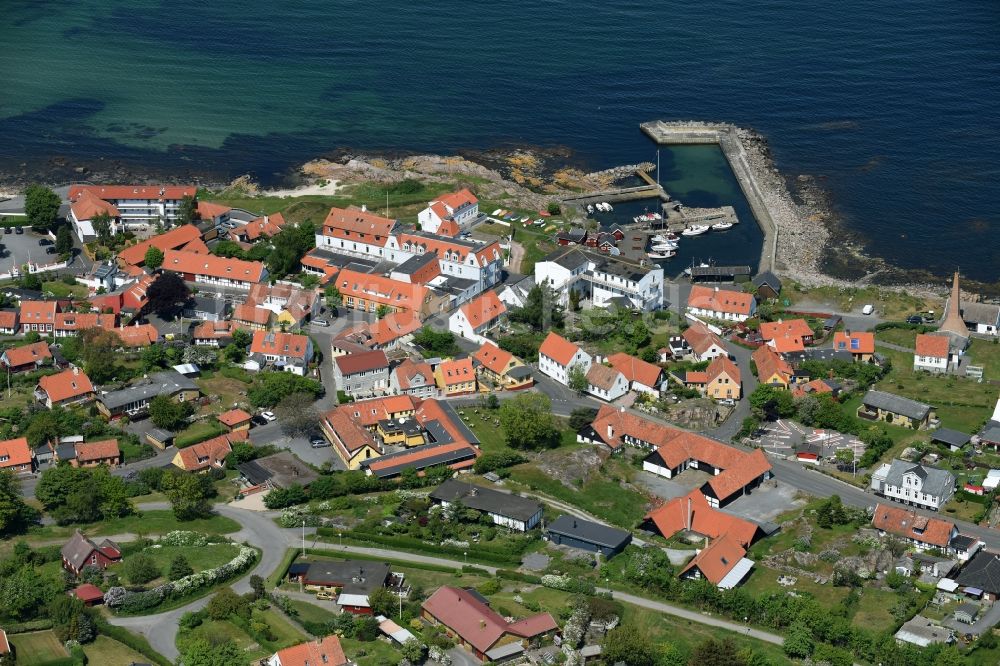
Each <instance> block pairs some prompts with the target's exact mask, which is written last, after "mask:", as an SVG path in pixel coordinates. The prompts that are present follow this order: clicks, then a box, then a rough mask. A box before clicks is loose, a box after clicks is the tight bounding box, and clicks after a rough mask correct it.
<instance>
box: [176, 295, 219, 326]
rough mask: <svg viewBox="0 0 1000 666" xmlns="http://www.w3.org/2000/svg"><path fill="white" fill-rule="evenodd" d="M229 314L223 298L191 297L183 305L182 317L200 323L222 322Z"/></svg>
mask: <svg viewBox="0 0 1000 666" xmlns="http://www.w3.org/2000/svg"><path fill="white" fill-rule="evenodd" d="M228 314H229V304H228V302H227V301H226V299H224V298H210V297H208V296H198V295H195V296H192V297H191V298H190V299H188V301H187V303H185V304H184V316H185V317H189V318H191V319H201V320H202V321H222V320H223V319H225V318H226V316H227V315H228Z"/></svg>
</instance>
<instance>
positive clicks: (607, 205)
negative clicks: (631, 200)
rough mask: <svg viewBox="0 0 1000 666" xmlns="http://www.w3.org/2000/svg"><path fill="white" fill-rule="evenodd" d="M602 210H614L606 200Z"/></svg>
mask: <svg viewBox="0 0 1000 666" xmlns="http://www.w3.org/2000/svg"><path fill="white" fill-rule="evenodd" d="M604 210H606V211H608V212H609V213H610V212H611V211H613V210H614V208H613V207H612V206H611V204H609V203H607V202H604Z"/></svg>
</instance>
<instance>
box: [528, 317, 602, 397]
mask: <svg viewBox="0 0 1000 666" xmlns="http://www.w3.org/2000/svg"><path fill="white" fill-rule="evenodd" d="M591 362H592V359H591V357H590V354H588V353H587V352H585V351H583V350H582V349H580V347H579V346H578V345H576V344H574V343H572V342H570V341H569V340H567V339H566V338H564V337H562V336H561V335H559V334H558V333H554V332H552V331H550V332H549V335H548V336H547V337H546V338H545V340H543V341H542V346H541V347H539V348H538V369H539V370H541V372H542V373H543V374H545V375H548V376H549V377H551V378H552V379H554V380H556V381H557V382H559V383H560V384H563V385H564V386H568V385H569V373H570V369H571V368H573V367H578V368H579V369H580V370H581V371H582V372H583V373H584V374H586V373H587V371H588V370H590V364H591Z"/></svg>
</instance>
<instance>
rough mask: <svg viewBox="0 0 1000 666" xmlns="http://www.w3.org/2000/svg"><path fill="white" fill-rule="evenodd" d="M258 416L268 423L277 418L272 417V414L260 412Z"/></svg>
mask: <svg viewBox="0 0 1000 666" xmlns="http://www.w3.org/2000/svg"><path fill="white" fill-rule="evenodd" d="M260 415H261V416H263V417H264V418H265V419H267V420H268V421H274V420H276V419H277V418H278V417H277V416H275V415H274V412H261V413H260Z"/></svg>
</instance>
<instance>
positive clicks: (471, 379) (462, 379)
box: [434, 358, 476, 396]
mask: <svg viewBox="0 0 1000 666" xmlns="http://www.w3.org/2000/svg"><path fill="white" fill-rule="evenodd" d="M434 382H435V383H436V384H437V387H438V388H439V389H440V390H441V393H442V394H443V395H445V396H452V395H465V394H467V393H475V392H476V373H475V371H474V370H473V369H472V359H471V358H461V359H458V360H457V361H456V360H451V361H443V362H442V363H440V364H439V365H438V366H437V368H435V369H434Z"/></svg>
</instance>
